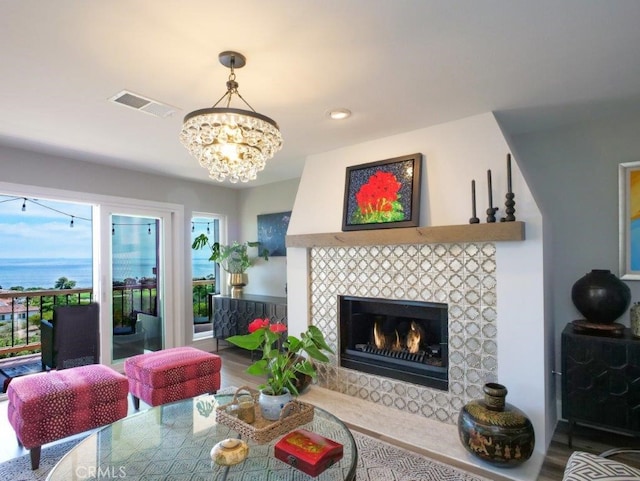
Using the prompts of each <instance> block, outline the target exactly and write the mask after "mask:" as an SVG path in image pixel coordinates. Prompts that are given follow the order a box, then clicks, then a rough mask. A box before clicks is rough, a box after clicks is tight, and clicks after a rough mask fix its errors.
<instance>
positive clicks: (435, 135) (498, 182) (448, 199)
mask: <svg viewBox="0 0 640 481" xmlns="http://www.w3.org/2000/svg"><path fill="white" fill-rule="evenodd" d="M415 152H421V153H422V154H424V157H425V160H424V169H423V179H422V186H421V192H422V199H421V214H420V225H421V226H435V225H453V224H466V223H467V222H468V220H469V217H471V207H470V204H471V200H470V198H471V194H470V184H471V180H472V179H475V180H476V185H477V199H478V217H480V218H481V219H482V222H484V221H485V218H486V215H485V214H484V211H485V210H486V208H487V207H488V205H487V204H488V201H487V183H486V178H487V169H491V170H492V174H493V186H494V191H493V198H494V204H496V206H497V207H500V211H499V213H498V216H503V215H504V200H505V198H504V193H505V192H506V154H507V152H509V147H508V145H507V142H506V140H505V138H504V136H503V135H502V133H501V131H500V128H499V126H498V124H497V122H496V120H495V118H494V117H493V115H492V114H484V115H480V116H475V117H470V118H467V119H463V120H459V121H455V122H449V123H446V124H441V125H437V126H434V127H429V128H425V129H421V130H416V131H413V132H407V133H404V134H400V135H394V136H391V137H386V138H382V139H377V140H375V141H371V142H366V143H363V144H358V145H354V146H350V147H347V148H344V149H339V150H334V151H331V152H326V153H323V154H319V155H314V156H310V157H309V158H308V159H307V161H306V164H305V169H304V172H303V176H302V178H301V180H300V187H299V189H298V195H297V196H296V200H295V205H294V209H293V214H292V218H291V223H290V225H289V231H288V234H291V235H294V234H308V233H320V232H339V231H340V230H341V225H342V208H343V195H344V181H345V169H346V167H347V166H350V165H357V164H362V163H367V162H373V161H376V160H383V159H387V158H393V157H398V156H400V155H405V154H411V153H415ZM513 190H514V192H515V194H516V196H515V201H516V217H517V219H518V220H523V221H525V222H526V241H525V242H501V243H497V264H498V274H497V280H498V321H497V322H498V380H499V382H501V383H503V384H505V385H506V386H507V387H508V389H509V396H508V399H507V400H508V402H510V403H511V404H513V405H515V406H518V407H519V408H521V409H522V410H524V411H525V412H526V413H527V414H528V415H529V417H530V418H531V420H532V422H533V425H534V428H535V430H536V437H537V443H536V450H537V451H541V452H544V451H545V450H546V447H547V446H548V444H549V442H550V440H551V436H552V434H553V431H552V430H549V428H548V425H547V422H546V419H547V417H550V418H551V419H554V420H555V406H548V405H547V403H546V396H547V392H548V390H549V389H550V386H549V382H550V381H549V380H548V378H547V377H546V376H545V371H546V370H548V368H549V366H547V364H546V358H545V339H546V336H547V335H552V334H547V333H545V320H544V303H545V299H544V295H543V289H544V286H543V261H542V256H543V243H542V236H543V231H542V217H541V214H540V211H539V209H538V207H537V205H536V203H535V201H534V199H533V196H532V194H531V192H530V191H529V188H528V186H527V184H526V182H525V180H524V178H523V177H522V175H521V172H520V170H519V167H518V159H517V158H514V163H513ZM287 255H288V259H289V262H288V266H287V275H288V282H289V296H288V299H289V302H288V308H289V325H290V328H291V331H292V332H294V333H295V332H296V331H301V330H304V328H305V326H306V323H307V322H308V291H307V287H308V281H307V278H308V268H307V256H306V250H305V249H300V248H290V249H288V254H287Z"/></svg>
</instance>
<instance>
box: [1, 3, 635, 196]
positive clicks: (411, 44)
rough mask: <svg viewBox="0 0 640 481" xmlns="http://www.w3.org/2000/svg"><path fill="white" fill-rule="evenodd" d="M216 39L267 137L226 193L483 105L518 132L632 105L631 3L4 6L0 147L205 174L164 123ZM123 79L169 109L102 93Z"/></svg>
mask: <svg viewBox="0 0 640 481" xmlns="http://www.w3.org/2000/svg"><path fill="white" fill-rule="evenodd" d="M223 50H236V51H239V52H241V53H243V54H244V55H245V56H246V57H247V66H246V67H244V68H243V69H240V70H237V71H236V74H237V80H238V82H239V84H240V88H239V90H240V93H241V94H242V95H243V96H244V98H245V99H246V100H247V101H248V102H249V103H250V104H251V105H252V107H253V108H255V109H256V110H257V111H258V112H260V113H262V114H264V115H267V116H269V117H271V118H273V119H275V120H276V121H277V122H278V124H279V125H280V128H281V130H282V134H283V137H284V147H283V149H282V150H281V151H280V152H279V153H278V154H276V157H275V158H274V159H272V160H271V161H270V162H269V163H268V165H267V168H266V169H265V171H263V172H262V173H260V174H259V176H258V180H257V181H256V182H254V183H250V184H237V185H236V187H242V186H247V185H249V186H254V185H261V184H265V183H270V182H275V181H278V180H284V179H289V178H294V177H298V176H299V175H300V174H301V172H302V165H303V163H304V159H305V158H306V156H308V155H310V154H314V153H319V152H324V151H328V150H332V149H336V148H339V147H342V146H345V145H350V144H353V143H357V142H362V141H366V140H369V139H374V138H379V137H384V136H387V135H393V134H395V133H399V132H406V131H410V130H413V129H418V128H422V127H427V126H429V125H434V124H438V123H442V122H446V121H450V120H455V119H459V118H463V117H467V116H471V115H475V114H479V113H484V112H488V111H495V112H496V113H497V115H498V116H499V118H500V120H501V121H503V122H504V125H505V126H506V127H507V128H508V130H510V131H511V132H514V133H517V132H522V131H528V130H535V129H540V128H548V127H553V126H554V125H558V124H561V123H566V122H572V121H576V120H579V119H584V118H591V117H593V116H594V115H601V114H612V113H616V112H620V111H623V110H628V109H638V108H639V106H640V1H638V0H608V1H601V0H322V1H320V0H318V1H311V0H268V1H266V0H236V1H235V2H233V1H228V0H227V1H217V0H108V1H105V0H55V1H48V0H14V1H10V0H3V1H2V2H0V68H1V75H0V144H5V145H10V146H17V147H22V148H26V149H30V150H36V151H40V150H43V151H47V152H53V153H56V154H62V155H65V156H69V157H73V158H79V159H83V160H89V161H91V162H99V163H104V164H110V165H116V166H122V167H126V168H130V169H135V170H140V171H148V172H155V173H160V174H165V175H170V176H176V177H182V178H188V179H193V180H199V181H207V182H211V183H216V182H214V181H210V180H208V179H207V176H206V171H205V170H204V169H202V168H201V167H200V166H199V165H198V164H197V161H196V160H195V159H193V158H191V157H190V156H189V155H188V153H187V151H186V150H185V149H184V148H183V147H182V145H181V144H180V142H179V140H178V133H179V131H180V128H181V124H182V118H183V117H184V115H186V114H187V113H189V112H190V111H192V110H196V109H199V108H205V107H210V106H212V105H213V104H214V103H215V102H216V101H217V100H218V99H219V98H220V97H221V96H222V94H223V93H224V91H225V82H226V80H227V76H228V73H229V72H228V70H227V69H226V68H224V67H223V66H222V65H220V64H219V63H218V58H217V57H218V53H219V52H221V51H223ZM122 90H129V91H132V92H134V93H137V94H139V95H142V96H145V97H148V98H151V99H153V100H156V101H159V102H162V103H166V104H169V105H171V106H174V107H176V108H177V109H178V111H177V112H176V114H174V115H173V116H171V117H167V118H157V117H153V116H151V115H148V114H145V113H142V112H138V111H135V110H132V109H129V108H126V107H122V106H120V105H116V104H113V103H110V102H108V99H109V98H110V97H112V96H114V95H115V94H117V93H118V92H120V91H122ZM232 106H234V105H233V104H232ZM237 106H238V107H240V105H237ZM334 107H346V108H349V109H351V110H352V111H353V116H352V117H351V118H350V119H349V120H346V121H342V122H336V121H330V120H328V118H327V117H326V111H327V110H328V109H331V108H334ZM216 184H217V183H216ZM224 185H227V186H232V185H231V184H228V183H225V184H224Z"/></svg>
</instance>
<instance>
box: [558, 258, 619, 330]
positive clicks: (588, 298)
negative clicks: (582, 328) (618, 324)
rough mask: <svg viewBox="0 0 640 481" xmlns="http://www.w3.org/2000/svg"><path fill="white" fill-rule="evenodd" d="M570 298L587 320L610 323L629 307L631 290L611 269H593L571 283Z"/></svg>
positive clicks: (595, 322) (596, 322)
mask: <svg viewBox="0 0 640 481" xmlns="http://www.w3.org/2000/svg"><path fill="white" fill-rule="evenodd" d="M571 300H572V301H573V303H574V304H575V306H576V308H577V309H578V311H580V313H581V314H582V315H583V316H584V317H585V319H586V320H587V321H588V322H591V323H594V324H611V323H612V322H613V321H615V320H616V319H618V318H619V317H620V316H622V314H624V313H625V311H626V310H627V308H628V307H629V303H630V302H631V290H630V289H629V286H627V285H626V284H625V283H624V282H622V281H621V280H620V279H618V278H617V277H616V276H614V275H613V274H612V273H611V271H608V270H603V269H594V270H592V271H591V272H589V273H588V274H586V275H585V276H583V277H581V278H580V279H578V280H577V281H576V283H575V284H574V285H573V287H572V288H571Z"/></svg>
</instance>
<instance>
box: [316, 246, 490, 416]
mask: <svg viewBox="0 0 640 481" xmlns="http://www.w3.org/2000/svg"><path fill="white" fill-rule="evenodd" d="M495 253H496V248H495V245H494V244H493V243H491V242H471V243H441V244H408V245H380V246H362V247H358V246H355V247H314V248H311V249H309V255H310V282H311V286H310V296H311V298H310V312H311V322H312V324H314V325H316V326H317V327H318V328H319V329H320V330H321V331H322V332H323V333H324V335H325V337H326V339H327V341H328V342H329V344H330V345H331V346H333V347H334V348H335V351H336V352H338V342H339V341H338V339H339V334H338V322H339V321H338V296H340V295H348V296H358V297H371V298H382V299H400V300H402V299H404V300H415V301H427V302H441V303H446V304H448V307H449V389H448V391H442V390H438V389H433V388H429V387H424V386H418V385H415V384H411V383H407V382H403V381H397V380H392V379H389V378H386V377H380V376H377V375H372V374H367V373H361V372H357V371H353V370H350V369H344V368H341V367H340V366H339V360H338V359H339V358H338V357H334V358H333V359H332V362H331V363H330V364H329V365H327V366H326V367H324V368H323V369H322V370H321V372H320V373H319V378H318V383H319V385H320V386H322V387H324V388H327V389H330V390H333V391H338V392H341V393H344V394H347V395H350V396H353V397H357V398H361V399H365V400H367V401H370V402H373V403H376V404H379V405H382V406H385V407H389V408H395V409H398V410H400V411H406V412H409V413H412V414H417V415H421V416H424V417H425V418H430V419H433V420H437V421H440V422H443V423H449V424H455V423H456V422H457V417H458V413H459V411H460V408H462V406H464V404H466V403H467V402H468V401H469V400H471V399H477V398H479V397H482V386H483V385H484V384H485V383H486V382H489V381H496V378H497V376H496V373H497V365H498V359H497V325H496V318H497V314H496V302H497V299H496V255H495Z"/></svg>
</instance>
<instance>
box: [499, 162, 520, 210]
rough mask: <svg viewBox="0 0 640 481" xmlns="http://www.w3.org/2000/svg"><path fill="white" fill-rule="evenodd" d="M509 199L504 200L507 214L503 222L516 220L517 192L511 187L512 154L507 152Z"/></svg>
mask: <svg viewBox="0 0 640 481" xmlns="http://www.w3.org/2000/svg"><path fill="white" fill-rule="evenodd" d="M506 197H507V200H506V201H505V202H504V205H505V209H504V212H505V214H507V215H506V216H505V217H503V218H502V219H501V221H503V222H514V221H515V220H516V216H515V215H514V214H515V213H516V209H515V205H516V201H515V200H513V199H514V197H515V194H514V193H513V190H512V188H511V154H507V196H506Z"/></svg>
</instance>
